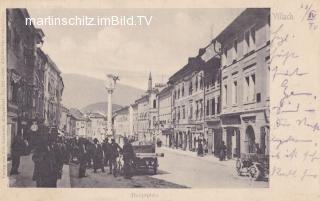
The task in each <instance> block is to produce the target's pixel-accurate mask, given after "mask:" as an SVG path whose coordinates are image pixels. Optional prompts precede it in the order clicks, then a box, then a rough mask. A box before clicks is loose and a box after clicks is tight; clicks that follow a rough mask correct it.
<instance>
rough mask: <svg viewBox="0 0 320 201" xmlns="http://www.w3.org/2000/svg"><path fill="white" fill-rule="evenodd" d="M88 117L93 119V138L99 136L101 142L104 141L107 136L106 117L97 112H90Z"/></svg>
mask: <svg viewBox="0 0 320 201" xmlns="http://www.w3.org/2000/svg"><path fill="white" fill-rule="evenodd" d="M87 117H88V118H89V119H90V121H91V138H92V139H95V138H97V139H98V140H99V142H102V141H103V140H104V139H105V136H106V129H107V127H106V125H107V123H106V122H107V121H106V117H105V116H104V115H103V114H100V113H97V112H92V113H89V114H87Z"/></svg>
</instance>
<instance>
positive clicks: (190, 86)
mask: <svg viewBox="0 0 320 201" xmlns="http://www.w3.org/2000/svg"><path fill="white" fill-rule="evenodd" d="M189 95H192V81H190V83H189Z"/></svg>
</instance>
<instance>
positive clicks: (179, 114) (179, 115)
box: [178, 107, 180, 121]
mask: <svg viewBox="0 0 320 201" xmlns="http://www.w3.org/2000/svg"><path fill="white" fill-rule="evenodd" d="M179 120H180V107H178V121H179Z"/></svg>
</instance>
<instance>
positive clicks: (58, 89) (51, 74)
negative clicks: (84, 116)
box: [44, 55, 64, 126]
mask: <svg viewBox="0 0 320 201" xmlns="http://www.w3.org/2000/svg"><path fill="white" fill-rule="evenodd" d="M47 61H48V62H47V63H46V69H45V77H44V85H45V97H44V102H45V124H47V125H48V126H59V123H60V118H61V111H60V107H61V100H62V92H63V88H64V84H63V81H62V77H61V71H60V70H59V69H58V67H57V65H56V64H55V63H54V62H53V61H52V60H51V58H50V57H49V56H48V55H47Z"/></svg>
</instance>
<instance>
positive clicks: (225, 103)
mask: <svg viewBox="0 0 320 201" xmlns="http://www.w3.org/2000/svg"><path fill="white" fill-rule="evenodd" d="M227 98H228V86H227V85H224V86H223V100H222V101H223V105H224V106H225V105H227V104H228V99H227Z"/></svg>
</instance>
